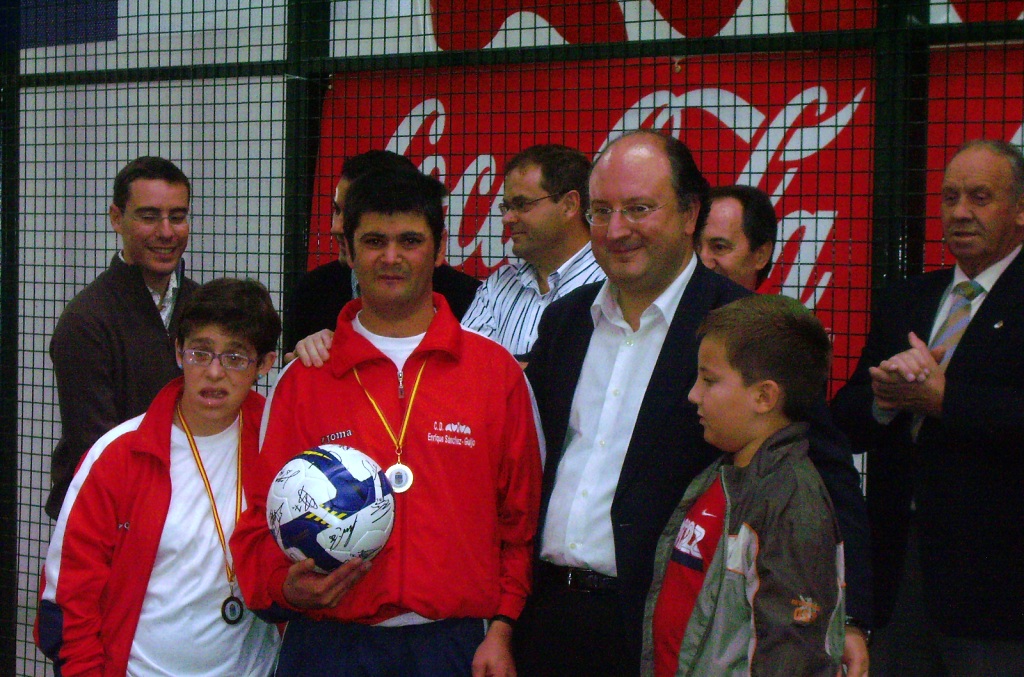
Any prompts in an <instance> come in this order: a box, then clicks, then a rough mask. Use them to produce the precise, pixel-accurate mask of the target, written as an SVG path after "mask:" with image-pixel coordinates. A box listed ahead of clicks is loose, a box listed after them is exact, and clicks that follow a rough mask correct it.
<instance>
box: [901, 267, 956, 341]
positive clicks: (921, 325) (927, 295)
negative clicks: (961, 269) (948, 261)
mask: <svg viewBox="0 0 1024 677" xmlns="http://www.w3.org/2000/svg"><path fill="white" fill-rule="evenodd" d="M921 279H922V280H923V281H925V282H926V285H925V287H924V288H923V289H922V290H921V293H920V294H918V295H917V298H916V299H911V302H912V303H913V306H912V307H911V309H910V323H909V326H910V331H912V332H914V333H915V334H917V337H918V338H919V339H921V340H922V341H924V342H925V343H927V342H928V339H929V338H930V337H931V334H932V327H933V326H934V325H935V316H936V315H937V314H938V312H939V305H940V303H941V302H942V295H943V294H944V293H945V292H946V288H947V287H949V284H950V283H951V282H952V281H953V269H952V268H949V269H948V270H943V271H941V273H937V274H935V275H927V276H925V277H923V278H921ZM902 338H903V339H904V343H905V344H906V346H905V348H909V347H910V343H909V342H908V341H907V340H906V337H902ZM905 348H904V349H905Z"/></svg>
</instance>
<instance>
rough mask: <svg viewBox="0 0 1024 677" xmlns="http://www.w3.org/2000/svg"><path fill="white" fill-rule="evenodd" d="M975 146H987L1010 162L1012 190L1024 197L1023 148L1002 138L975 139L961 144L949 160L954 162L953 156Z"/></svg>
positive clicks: (1016, 196)
mask: <svg viewBox="0 0 1024 677" xmlns="http://www.w3.org/2000/svg"><path fill="white" fill-rule="evenodd" d="M975 148H985V149H986V150H990V151H992V152H993V153H995V154H996V155H1001V156H1002V157H1004V158H1006V160H1007V161H1008V162H1009V163H1010V190H1012V191H1013V195H1014V197H1015V198H1017V199H1018V200H1019V199H1020V198H1022V197H1024V153H1022V152H1021V149H1020V148H1018V147H1017V146H1014V145H1013V144H1012V143H1007V142H1006V141H1003V140H1002V139H973V140H971V141H968V142H966V143H965V144H964V145H962V146H960V148H959V149H957V151H956V153H954V154H953V157H952V158H950V159H949V161H950V162H952V161H953V158H955V157H956V156H957V155H960V153H963V152H964V151H965V150H973V149H975ZM947 164H948V163H947Z"/></svg>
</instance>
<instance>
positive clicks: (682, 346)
mask: <svg viewBox="0 0 1024 677" xmlns="http://www.w3.org/2000/svg"><path fill="white" fill-rule="evenodd" d="M711 275H717V273H712V272H711V271H709V270H708V269H707V268H705V267H704V266H702V265H699V264H698V265H697V268H696V269H695V270H694V271H693V277H691V278H690V281H689V283H688V284H687V285H686V290H685V291H684V292H683V296H682V298H681V299H680V301H679V306H678V307H677V308H676V312H675V315H674V316H673V317H672V322H671V323H670V324H669V328H668V333H667V334H666V336H665V343H664V344H663V345H662V348H661V353H660V354H659V355H658V361H657V362H656V363H655V365H654V371H653V372H652V373H651V380H650V382H649V383H648V386H647V392H646V393H645V394H644V400H643V402H642V403H641V405H640V411H639V412H638V414H637V418H636V426H635V427H634V428H633V436H632V438H631V439H630V442H629V448H628V449H627V450H626V458H625V459H624V461H623V463H622V472H621V474H620V475H619V484H618V488H617V490H616V493H618V491H619V490H621V489H622V488H623V487H627V486H629V484H630V482H631V481H632V479H633V477H634V476H635V475H636V474H637V473H638V472H639V471H640V470H641V469H642V468H643V457H644V455H645V454H646V453H650V451H651V450H652V449H653V448H654V447H655V446H657V445H656V444H655V441H654V437H655V435H656V433H657V431H658V430H659V429H660V428H663V427H664V425H665V424H664V422H665V421H666V420H668V419H669V417H676V416H680V415H682V409H683V408H685V407H686V406H688V404H687V395H688V394H689V391H690V388H691V387H692V386H693V383H694V381H695V378H696V373H697V346H698V343H697V338H696V335H697V328H698V327H699V326H700V323H701V321H702V320H703V319H704V316H705V315H707V314H708V311H710V310H711V308H712V307H713V300H714V294H713V292H712V290H711V288H710V286H709V284H710V281H711V279H712V278H710V277H709V276H711ZM656 453H657V452H656Z"/></svg>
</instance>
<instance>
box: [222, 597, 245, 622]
mask: <svg viewBox="0 0 1024 677" xmlns="http://www.w3.org/2000/svg"><path fill="white" fill-rule="evenodd" d="M243 611H245V605H244V604H242V600H240V599H238V598H237V597H235V596H234V595H231V596H230V597H228V598H227V599H226V600H224V603H223V604H222V605H221V606H220V615H221V617H223V618H224V622H225V623H227V624H228V625H235V624H236V623H238V621H240V620H242V612H243Z"/></svg>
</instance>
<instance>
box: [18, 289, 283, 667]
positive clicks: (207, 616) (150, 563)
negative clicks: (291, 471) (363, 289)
mask: <svg viewBox="0 0 1024 677" xmlns="http://www.w3.org/2000/svg"><path fill="white" fill-rule="evenodd" d="M280 333H281V322H280V320H279V318H278V316H277V313H276V311H275V310H274V307H273V304H272V302H271V299H270V295H269V294H268V293H267V290H266V289H265V288H264V287H263V286H262V285H261V284H259V283H258V282H255V281H253V280H244V281H243V280H233V279H219V280H214V281H212V282H210V283H208V284H206V285H203V286H202V287H200V288H199V289H198V290H197V291H196V292H195V294H194V295H193V296H192V297H191V298H190V299H189V300H188V301H187V302H186V306H185V307H184V308H183V311H182V315H181V321H180V323H179V325H178V332H177V337H176V344H175V347H176V349H177V355H178V362H179V364H180V365H181V366H182V370H183V376H182V377H181V378H179V379H176V380H175V381H172V382H171V383H170V384H169V385H167V386H166V387H165V388H164V389H163V390H162V391H161V392H160V393H159V394H158V395H157V396H156V399H154V401H153V403H152V404H151V405H150V407H149V409H148V410H147V411H146V413H145V414H143V415H141V416H138V417H136V418H134V419H132V420H130V421H127V422H125V423H122V424H121V425H119V426H117V427H116V428H114V429H113V430H111V431H110V432H108V433H107V434H106V435H104V436H103V437H101V438H100V439H99V440H98V441H97V442H96V444H94V445H93V447H92V449H90V450H89V452H88V453H87V454H86V456H85V457H84V459H83V460H82V463H81V465H80V466H79V468H78V471H77V472H76V473H75V476H74V479H73V480H72V482H71V486H70V489H69V491H68V494H67V499H66V500H65V501H64V505H63V507H62V509H61V512H60V517H59V518H58V521H57V525H56V527H55V529H54V532H53V537H52V540H51V542H50V548H49V550H48V552H47V555H46V565H45V569H44V573H43V580H42V587H43V589H42V594H41V599H40V606H39V613H38V616H37V618H36V641H37V643H38V644H39V646H40V647H41V648H42V650H43V652H44V653H45V654H46V655H47V656H48V657H49V658H51V659H52V660H53V661H54V666H55V668H56V669H57V670H58V674H61V675H63V676H64V677H69V676H71V675H111V676H112V675H124V674H126V673H127V674H173V675H224V676H225V677H227V676H229V675H243V674H244V675H256V676H259V675H269V674H270V673H271V672H272V671H273V668H274V660H275V657H276V653H277V647H278V644H279V637H278V632H277V628H275V627H274V626H273V625H269V624H267V623H265V622H264V621H262V620H260V619H258V618H256V617H255V616H254V615H253V614H252V613H250V612H248V611H246V610H245V608H244V606H243V605H242V602H241V599H240V592H239V591H238V585H237V582H236V580H235V575H234V563H233V562H232V560H231V557H230V552H229V550H228V547H227V539H228V538H230V536H231V533H232V531H233V529H234V527H235V522H236V520H237V517H238V515H239V514H240V513H241V511H242V509H243V508H244V507H245V505H244V504H245V502H246V501H251V500H252V495H251V493H250V492H251V488H252V485H253V482H254V480H255V478H254V476H253V470H254V467H255V464H256V456H257V446H258V433H259V423H258V422H259V421H260V419H261V417H262V414H263V406H264V399H263V397H262V396H261V395H259V394H257V393H255V392H253V391H252V386H253V384H254V383H255V382H256V379H257V378H258V377H259V376H261V375H264V374H266V373H267V372H268V371H269V370H270V367H271V366H272V365H273V363H274V359H275V357H276V353H275V352H274V347H275V346H276V345H277V339H278V337H279V335H280ZM243 490H244V496H243Z"/></svg>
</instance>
